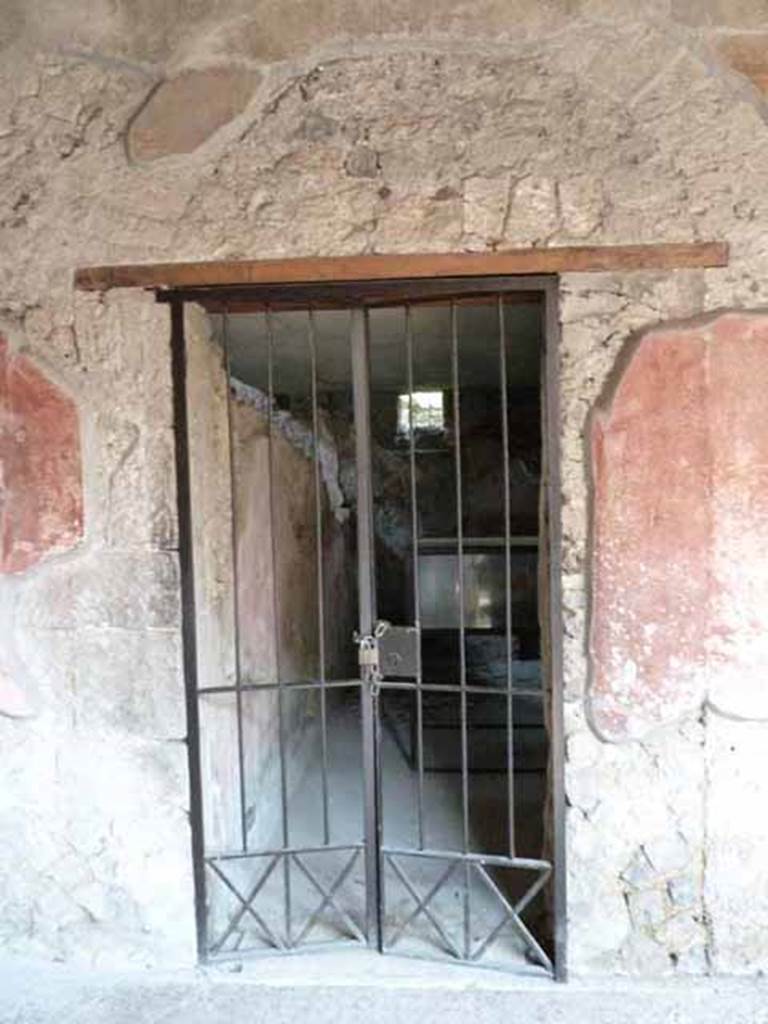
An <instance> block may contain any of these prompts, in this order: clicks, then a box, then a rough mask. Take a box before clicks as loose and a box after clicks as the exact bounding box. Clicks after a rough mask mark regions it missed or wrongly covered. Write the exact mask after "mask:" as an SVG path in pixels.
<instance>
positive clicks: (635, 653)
mask: <svg viewBox="0 0 768 1024" xmlns="http://www.w3.org/2000/svg"><path fill="white" fill-rule="evenodd" d="M766 395H768V317H764V316H760V317H756V316H746V315H736V314H729V315H725V316H722V317H719V318H718V319H717V320H715V321H713V322H711V323H709V324H705V325H697V326H695V327H692V328H690V329H669V330H657V331H654V332H652V333H650V334H648V335H646V336H645V337H644V338H642V339H641V340H640V341H639V343H638V344H637V346H636V348H635V350H634V352H633V354H632V357H631V360H630V362H629V364H628V365H627V367H626V368H625V370H624V372H623V374H622V376H621V378H620V380H619V382H618V385H617V387H616V389H615V391H614V394H613V397H612V399H611V401H610V404H609V406H608V408H607V409H604V410H601V411H599V412H598V413H597V414H596V416H595V418H594V421H593V424H592V436H591V443H592V469H593V481H594V512H593V515H594V520H593V540H594V552H593V587H594V589H593V595H594V597H593V607H592V625H591V637H590V648H591V650H590V653H591V665H592V678H591V687H590V706H591V714H592V719H593V723H594V725H595V727H596V728H597V730H598V731H599V732H600V733H601V734H602V735H604V736H605V737H606V738H610V739H615V740H621V739H628V738H631V737H633V736H638V735H642V734H643V733H645V732H647V731H648V730H649V729H651V728H653V727H654V726H656V725H660V724H662V723H664V722H669V721H674V720H675V719H677V718H679V717H680V716H681V715H682V714H684V713H686V712H690V711H691V710H694V709H696V708H697V707H698V706H699V705H700V704H701V703H702V701H703V700H704V699H705V698H706V697H707V696H708V695H709V697H710V699H711V701H712V703H713V704H715V705H716V706H718V707H720V708H721V709H722V710H724V711H727V712H728V713H733V714H742V715H744V716H745V717H750V716H759V715H760V714H761V707H765V703H766V685H765V683H764V682H763V678H764V668H763V670H762V672H761V669H760V666H761V665H762V666H765V665H766V664H767V663H768V662H767V661H766V655H768V641H766V640H765V639H764V638H763V634H764V633H765V632H766V629H765V625H766V617H768V403H767V402H766V398H765V396H766Z"/></svg>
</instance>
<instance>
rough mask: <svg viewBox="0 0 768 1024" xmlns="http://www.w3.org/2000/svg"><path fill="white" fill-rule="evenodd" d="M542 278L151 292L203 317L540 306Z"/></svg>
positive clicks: (298, 284) (160, 300)
mask: <svg viewBox="0 0 768 1024" xmlns="http://www.w3.org/2000/svg"><path fill="white" fill-rule="evenodd" d="M547 281H548V279H540V278H532V277H527V278H518V279H517V280H512V279H510V278H507V277H444V278H438V279H434V280H429V279H421V278H420V279H416V280H408V279H406V280H401V281H398V280H392V281H375V280H373V281H371V280H364V281H335V282H334V281H331V282H311V283H310V282H307V283H297V284H277V285H276V284H256V285H247V286H236V287H226V286H225V287H221V286H213V287H207V286H202V287H195V288H182V289H180V290H173V291H159V292H157V300H158V302H169V301H171V297H173V299H174V300H178V299H181V300H183V301H186V302H198V303H200V304H201V305H202V306H204V307H205V308H206V309H208V310H209V312H225V311H227V310H229V311H230V312H234V311H239V312H247V311H249V310H258V309H265V308H270V309H306V308H307V307H308V306H309V307H311V308H313V309H344V308H345V307H348V306H350V305H355V306H359V305H363V306H371V307H376V306H387V305H397V306H402V305H403V304H405V303H409V302H437V301H440V300H442V299H448V298H450V299H451V300H453V299H454V298H458V300H459V301H461V299H464V300H465V301H470V302H471V301H472V300H473V299H479V298H485V297H491V296H492V297H494V298H495V297H496V296H497V295H498V293H499V292H504V293H508V294H509V298H508V299H507V301H508V302H510V303H515V304H520V303H525V304H532V305H536V304H539V303H542V300H543V296H542V293H543V290H544V287H545V284H546V283H547Z"/></svg>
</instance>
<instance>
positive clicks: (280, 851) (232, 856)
mask: <svg viewBox="0 0 768 1024" xmlns="http://www.w3.org/2000/svg"><path fill="white" fill-rule="evenodd" d="M363 845H364V844H363V843H339V844H337V845H335V846H334V845H333V844H331V845H329V846H326V845H325V844H323V845H322V846H279V847H276V848H273V849H270V850H250V851H249V852H248V853H238V852H236V851H232V852H231V853H211V854H208V856H207V857H206V858H205V860H206V862H211V863H212V862H213V861H220V860H221V861H226V860H254V859H256V858H258V857H282V856H283V855H287V854H291V853H334V852H343V851H344V850H362V849H363Z"/></svg>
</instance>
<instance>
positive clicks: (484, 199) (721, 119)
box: [0, 0, 768, 973]
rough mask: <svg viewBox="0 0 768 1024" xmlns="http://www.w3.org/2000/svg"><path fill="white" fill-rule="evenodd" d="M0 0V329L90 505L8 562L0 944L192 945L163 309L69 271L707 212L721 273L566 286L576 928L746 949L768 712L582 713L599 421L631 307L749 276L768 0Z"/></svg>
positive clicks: (696, 309)
mask: <svg viewBox="0 0 768 1024" xmlns="http://www.w3.org/2000/svg"><path fill="white" fill-rule="evenodd" d="M3 7H4V15H5V16H4V18H3V19H2V21H1V22H0V45H2V46H4V47H5V49H4V51H3V53H2V60H0V97H1V99H0V254H1V255H0V333H2V334H3V336H4V337H5V338H7V339H8V342H9V346H10V351H11V352H13V353H23V354H24V355H25V356H28V357H30V358H31V359H32V360H33V361H34V363H35V365H36V366H37V367H39V368H40V369H42V370H43V371H44V372H45V374H46V375H47V376H48V378H49V379H51V380H53V381H55V382H56V383H57V384H59V385H60V386H61V387H62V389H63V390H64V392H65V393H67V394H69V395H70V396H71V397H72V399H73V400H74V402H75V404H76V406H77V409H78V412H79V422H80V437H81V447H82V465H83V485H84V524H85V525H84V536H83V539H82V542H81V543H80V544H79V545H78V546H77V547H75V548H74V549H72V550H70V551H69V552H68V553H65V554H59V555H56V556H54V557H51V558H48V559H46V560H44V561H42V562H40V563H39V564H37V565H35V566H34V567H31V568H29V569H28V570H27V571H26V572H23V573H12V574H10V575H5V576H4V577H2V579H0V614H2V621H3V635H4V637H9V638H10V640H8V641H6V645H5V648H4V651H3V657H4V658H5V661H6V664H7V665H8V667H7V668H4V671H5V672H6V674H8V675H10V676H11V677H12V679H13V681H14V684H15V685H16V687H17V688H18V689H20V690H22V691H23V692H24V693H25V694H27V695H28V696H27V699H28V700H29V703H30V706H31V708H32V710H33V711H34V714H33V716H32V717H27V718H13V719H11V718H7V717H0V733H1V734H2V735H0V771H2V774H3V779H4V784H3V788H2V796H1V797H0V830H2V836H3V854H2V857H1V858H0V870H1V871H2V897H1V901H2V904H3V906H4V908H6V909H5V912H4V914H3V918H2V924H1V925H0V935H1V936H2V944H3V948H5V949H7V950H15V951H22V952H32V953H36V954H39V955H42V956H48V957H50V956H54V957H64V958H74V957H86V958H88V959H90V960H93V961H96V962H100V961H102V960H104V959H117V960H125V959H134V960H136V959H138V960H139V961H140V962H153V961H156V960H158V959H166V960H172V959H180V958H182V959H183V958H185V957H191V956H192V946H193V943H192V931H193V929H192V920H191V916H192V897H191V888H190V882H189V878H190V869H189V842H188V831H187V820H186V816H185V807H186V801H187V793H186V785H187V783H186V769H185V752H184V747H183V744H182V743H181V742H180V740H181V739H182V738H183V734H184V723H183V702H182V686H181V680H180V674H179V651H178V645H179V637H178V596H177V584H178V580H177V567H176V558H175V553H174V547H175V526H174V514H173V496H172V493H171V481H172V479H173V474H172V470H171V468H170V467H171V453H172V448H171V437H170V431H169V426H170V402H169V396H168V346H167V322H166V314H165V312H164V311H163V310H158V309H157V308H156V307H155V306H154V304H153V301H152V298H151V297H148V296H143V295H139V294H136V295H109V296H107V297H105V298H103V299H102V298H99V297H97V296H88V297H83V296H78V295H75V294H74V293H73V290H72V272H73V269H74V268H75V267H76V266H79V265H86V264H94V263H100V262H126V261H132V260H136V261H139V260H146V261H151V260H166V259H211V258H236V257H260V256H271V257H276V256H283V255H302V256H313V255H321V254H344V253H361V252H407V251H436V252H443V251H451V250H457V249H459V250H461V249H477V250H483V249H493V248H497V247H498V248H501V247H506V246H515V245H529V244H539V245H549V244H561V243H571V242H590V243H613V242H615V243H619V242H621V243H632V242H663V241H686V240H696V239H709V238H716V239H722V240H725V241H728V242H729V243H730V244H731V248H732V259H731V264H730V266H729V267H728V268H726V269H722V270H711V271H678V272H670V273H665V274H655V273H634V274H623V275H618V274H601V275H566V276H565V277H564V278H563V281H562V286H563V295H562V307H561V313H562V326H563V337H562V357H561V370H562V372H561V380H562V396H561V397H562V406H563V426H562V451H563V499H564V506H563V529H564V546H565V549H564V564H563V585H564V610H565V623H566V688H567V704H566V725H567V734H568V735H567V739H568V765H567V792H568V802H569V811H568V854H569V869H568V871H569V952H570V960H571V965H572V967H573V969H574V970H578V971H585V972H588V971H603V972H615V971H629V972H640V973H655V972H659V971H662V972H664V971H674V970H684V971H694V972H697V971H704V970H714V971H721V972H724V971H748V972H754V971H757V970H760V969H765V968H766V967H768V943H767V941H766V937H765V936H766V933H765V928H764V927H763V926H762V924H761V915H762V914H763V911H762V906H764V900H763V901H762V903H761V899H760V898H759V897H758V894H760V893H764V892H765V886H766V874H765V867H764V865H765V856H764V853H765V842H766V837H765V834H764V831H763V829H762V826H761V823H760V815H759V813H757V812H758V809H759V808H760V807H761V806H764V805H765V803H766V798H768V792H766V790H768V781H766V775H765V772H764V766H763V764H762V760H764V759H763V758H762V757H761V751H762V750H763V749H764V745H765V740H766V726H765V724H761V723H758V722H752V721H750V722H745V721H735V720H732V719H731V718H728V717H725V716H723V715H720V714H718V713H717V712H715V711H713V710H711V709H710V708H708V707H706V706H702V705H699V706H697V707H693V706H691V707H690V708H689V709H688V710H686V711H685V712H683V713H681V714H680V716H679V717H677V718H676V720H675V721H663V722H661V723H660V724H658V725H657V726H656V727H654V728H652V729H651V730H649V731H648V732H647V733H644V734H643V735H642V736H638V737H635V738H633V739H632V740H630V741H628V742H624V743H618V744H617V743H609V742H605V740H604V739H601V738H599V737H598V736H597V735H596V734H595V731H594V730H593V729H592V727H591V725H590V723H589V721H588V719H587V714H586V710H585V707H586V706H585V693H586V685H587V677H588V671H587V667H588V666H587V657H586V652H587V639H586V638H587V613H588V601H589V593H590V562H589V558H588V555H589V547H588V534H589V531H588V523H589V509H590V491H589V474H588V472H587V466H588V438H587V436H586V432H585V427H586V423H587V418H588V414H589V413H590V410H591V409H592V408H593V406H594V404H595V403H596V401H597V400H598V399H599V397H600V396H601V395H602V394H603V392H604V389H605V386H606V381H607V380H608V379H609V377H610V376H611V374H612V373H613V372H614V366H615V364H616V361H617V359H618V358H619V356H620V355H621V353H622V351H623V350H624V347H625V344H626V342H627V340H628V339H629V338H630V337H631V336H632V335H634V334H636V333H637V332H640V331H642V330H644V329H646V328H648V327H649V326H653V325H656V324H659V323H662V322H666V321H670V320H679V319H686V318H690V317H694V316H699V315H700V314H702V313H708V312H712V311H714V310H717V309H720V308H724V307H727V308H733V307H735V308H746V309H757V308H759V307H760V306H761V305H764V304H766V301H767V298H768V285H767V284H766V281H767V280H768V240H766V234H765V223H766V216H767V215H768V187H766V186H768V128H766V123H765V122H766V107H765V102H764V98H763V94H762V92H761V89H762V87H763V86H764V76H763V73H762V70H761V69H762V63H761V61H762V54H763V53H764V52H765V50H764V48H763V42H764V39H765V37H764V35H763V33H765V32H766V31H768V15H766V12H765V9H764V5H763V4H762V3H758V2H757V0H754V2H752V0H743V2H737V0H730V2H729V0H702V2H697V3H692V2H688V0H643V2H642V3H633V4H627V5H617V4H613V3H611V4H606V3H604V2H602V0H577V2H572V0H569V2H567V3H566V2H565V0H548V2H546V3H539V2H534V0H515V2H514V3H509V2H506V0H505V2H496V0H484V2H482V3H477V4H472V5H469V4H464V3H459V2H456V0H439V2H436V3H433V4H429V5H419V6H415V5H413V4H411V3H406V2H405V0H403V2H400V0H386V2H385V3H382V4H377V5H366V4H357V3H354V2H352V0H349V2H348V0H327V2H319V0H318V2H314V3H308V2H307V3H297V2H294V3H290V4H286V3H285V2H280V3H277V2H274V0H261V2H258V3H256V4H254V3H253V2H249V3H245V2H244V0H242V2H240V0H229V2H223V3H219V4H216V5H199V4H192V3H189V2H185V0H174V2H173V3H167V4H161V5H157V4H149V3H146V4H144V3H142V4H136V3H128V2H127V0H126V2H119V3H107V2H106V0H104V2H103V3H95V4H92V5H90V6H89V11H88V17H87V18H86V17H85V16H84V15H83V13H82V9H81V8H79V7H78V5H71V4H65V3H61V2H56V0H36V2H35V3H32V4H29V3H22V2H21V0H18V2H11V0H5V3H4V5H3ZM617 8H619V10H617ZM353 35H354V38H353ZM174 96H175V97H176V100H178V98H179V97H181V98H182V99H183V100H184V102H183V103H182V104H181V105H180V106H179V105H177V102H176V101H174ZM196 97H197V98H198V99H199V98H200V97H203V98H204V99H205V102H203V101H202V100H201V101H200V102H197V100H196ZM752 554H753V552H751V551H750V550H749V549H745V550H742V549H739V553H738V555H737V556H734V557H735V558H739V559H744V560H747V559H749V558H750V557H752ZM665 685H668V687H669V689H670V691H674V689H675V686H676V683H675V679H674V678H671V679H667V680H665ZM115 694H118V695H119V699H114V695H115ZM94 765H98V766H99V771H98V772H95V771H94V770H93V766H94ZM139 821H140V822H141V823H142V828H141V829H138V828H137V827H136V823H137V822H139Z"/></svg>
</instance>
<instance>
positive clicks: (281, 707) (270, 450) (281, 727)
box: [264, 309, 293, 947]
mask: <svg viewBox="0 0 768 1024" xmlns="http://www.w3.org/2000/svg"><path fill="white" fill-rule="evenodd" d="M264 316H265V321H266V328H267V402H268V404H267V415H268V432H267V462H268V476H269V533H270V541H271V547H272V616H273V621H274V629H273V642H274V645H275V677H276V678H275V681H276V682H277V684H278V687H277V716H278V746H279V749H280V804H281V810H282V818H283V847H287V846H288V845H289V842H290V829H289V826H288V778H287V769H286V763H285V757H286V751H285V747H286V739H285V692H284V688H283V686H282V685H281V684H282V682H283V678H282V672H281V671H280V640H281V637H280V601H279V595H278V591H277V572H278V569H277V538H276V536H275V531H276V528H277V523H278V511H277V510H276V509H275V466H274V444H273V435H274V410H275V382H274V365H273V357H274V352H273V350H274V324H273V321H272V310H271V309H267V310H266V312H265V314H264ZM283 894H284V913H285V938H286V945H287V946H289V947H290V946H292V945H293V942H292V939H291V930H292V929H291V865H290V858H289V856H288V855H287V854H285V853H284V854H283Z"/></svg>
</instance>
